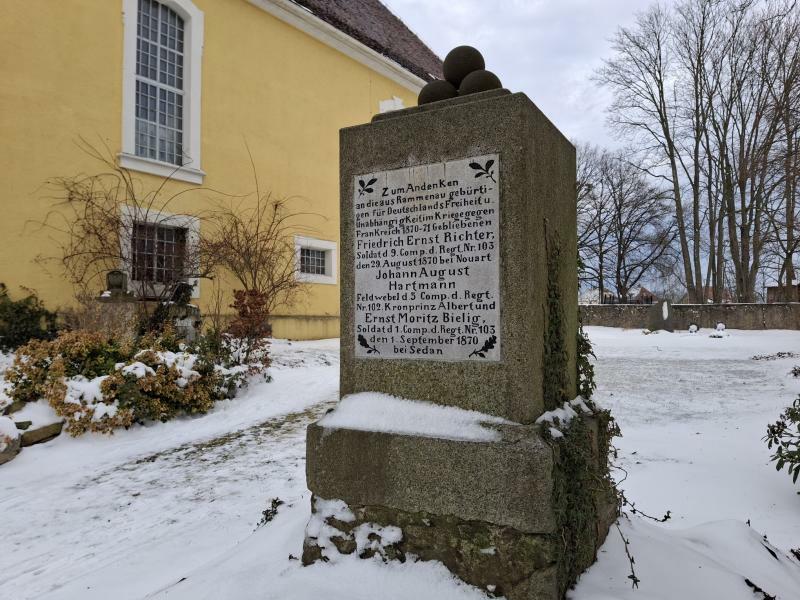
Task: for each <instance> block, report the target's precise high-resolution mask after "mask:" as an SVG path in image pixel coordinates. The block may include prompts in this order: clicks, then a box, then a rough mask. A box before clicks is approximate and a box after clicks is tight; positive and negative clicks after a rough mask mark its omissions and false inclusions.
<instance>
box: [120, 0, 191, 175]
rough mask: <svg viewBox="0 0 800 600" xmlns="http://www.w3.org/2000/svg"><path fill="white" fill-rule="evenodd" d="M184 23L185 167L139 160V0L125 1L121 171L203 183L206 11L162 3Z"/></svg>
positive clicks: (187, 3)
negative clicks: (124, 169)
mask: <svg viewBox="0 0 800 600" xmlns="http://www.w3.org/2000/svg"><path fill="white" fill-rule="evenodd" d="M158 2H160V3H161V4H163V5H165V6H167V7H169V8H171V9H172V10H174V11H175V12H176V13H178V15H179V16H180V17H181V18H182V19H183V27H184V33H183V36H184V39H183V48H184V53H183V60H184V68H183V76H184V83H183V153H184V164H183V166H178V165H173V164H171V163H167V162H162V161H159V160H153V159H150V158H145V157H143V156H136V33H137V31H136V30H137V24H138V19H139V0H122V22H123V30H124V31H123V45H124V47H123V58H122V151H121V152H120V154H119V164H120V166H121V167H123V168H126V169H131V170H133V171H141V172H143V173H150V174H152V175H158V176H160V177H171V178H172V179H177V180H179V181H186V182H189V183H203V177H204V176H205V172H204V171H203V170H202V168H201V166H200V90H201V85H200V76H201V73H202V62H203V11H201V10H200V9H199V8H197V7H196V6H195V5H194V3H193V2H192V1H191V0H158Z"/></svg>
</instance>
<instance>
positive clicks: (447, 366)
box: [303, 90, 615, 600]
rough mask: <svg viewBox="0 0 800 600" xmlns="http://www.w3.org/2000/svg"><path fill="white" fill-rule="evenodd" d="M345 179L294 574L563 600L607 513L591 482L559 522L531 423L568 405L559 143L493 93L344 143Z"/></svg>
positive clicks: (594, 447)
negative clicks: (426, 583)
mask: <svg viewBox="0 0 800 600" xmlns="http://www.w3.org/2000/svg"><path fill="white" fill-rule="evenodd" d="M340 176H341V271H340V272H341V290H342V292H341V294H342V295H341V320H342V333H341V383H340V388H341V389H340V392H341V396H342V400H341V402H340V404H339V406H338V407H337V408H336V410H334V411H333V412H332V413H330V414H328V415H326V416H325V417H324V418H323V419H321V420H320V421H319V422H317V423H315V424H312V425H311V426H310V427H309V429H308V437H307V467H306V469H307V481H308V487H309V489H310V490H311V491H312V494H313V496H312V518H311V521H310V522H309V525H308V527H307V530H306V540H305V544H304V552H303V562H304V564H309V563H311V562H313V561H315V560H320V559H322V560H335V558H336V556H337V554H341V553H344V554H347V553H352V552H356V553H358V554H359V556H362V557H369V556H374V555H376V554H378V555H380V556H382V557H383V558H384V559H387V560H390V559H398V560H405V557H406V556H411V555H413V556H415V557H417V558H419V559H422V560H439V561H442V562H443V563H444V564H445V565H446V566H447V567H448V568H449V569H450V570H451V571H453V572H454V573H455V574H457V575H458V576H459V577H461V578H462V579H464V580H465V581H467V582H469V583H472V584H474V585H478V586H481V587H483V588H484V589H485V590H487V591H489V592H493V593H495V594H503V595H505V596H506V597H508V598H510V599H512V600H516V599H523V598H524V599H534V598H535V599H537V600H539V599H545V598H547V599H549V598H554V599H555V598H559V597H562V596H563V594H564V592H565V590H566V588H567V586H568V585H569V584H570V583H571V582H573V581H574V579H575V577H576V576H577V574H579V573H580V572H581V571H582V570H583V569H585V568H586V567H587V566H588V565H589V564H591V562H592V561H593V560H594V558H595V552H596V549H597V547H599V545H600V544H601V543H602V541H603V539H604V538H605V535H606V532H607V530H608V527H609V525H610V523H611V522H612V521H613V519H614V518H615V502H614V495H613V490H612V489H611V488H610V485H593V486H587V487H586V488H585V489H584V491H583V492H582V493H583V494H584V495H583V496H580V497H581V498H582V500H581V501H582V502H584V504H585V505H581V507H580V508H581V509H582V510H583V509H585V513H584V514H582V519H583V521H582V523H583V525H581V526H580V527H579V526H578V525H576V524H574V523H570V522H568V521H567V520H566V517H565V515H571V514H573V513H570V512H569V510H568V509H567V507H566V504H567V501H566V500H565V496H564V494H565V493H573V492H572V491H570V489H571V488H570V485H572V484H571V483H570V477H571V476H572V475H571V474H570V473H568V472H566V471H564V466H563V465H564V464H565V462H568V461H565V460H564V451H563V449H559V445H558V443H557V442H556V441H555V440H554V437H555V436H557V435H560V432H558V431H557V430H556V431H555V433H554V429H555V428H553V427H549V426H548V424H547V423H542V422H541V421H542V417H543V413H545V411H549V410H552V409H555V408H561V407H562V405H563V403H564V401H565V400H572V399H573V398H574V397H575V395H576V333H577V330H578V323H577V273H576V267H577V256H576V250H577V243H576V200H575V150H574V148H573V146H572V145H571V144H570V143H569V141H568V140H567V139H566V138H565V137H564V136H563V135H562V134H561V133H560V132H559V131H558V130H557V129H556V128H555V127H554V126H553V124H552V123H550V121H549V120H548V119H547V118H546V117H545V116H544V115H543V114H542V113H541V112H540V111H539V110H538V108H537V107H536V106H535V105H534V104H533V103H532V102H531V101H530V100H529V99H528V98H527V97H526V96H525V95H524V94H519V93H516V94H512V93H510V92H508V91H507V90H492V91H488V92H483V93H478V94H473V95H469V96H462V97H457V98H453V99H449V100H442V101H438V102H432V103H429V104H425V105H423V106H419V107H415V108H410V109H405V110H400V111H394V112H391V113H384V114H382V115H376V116H375V117H374V118H373V119H372V122H371V123H369V124H366V125H360V126H356V127H350V128H347V129H343V130H342V131H341V133H340ZM580 405H581V403H573V406H575V407H577V408H576V411H577V413H578V414H577V415H576V417H575V419H576V420H577V421H580V423H582V424H583V426H584V427H585V431H587V432H588V433H587V437H586V440H587V441H586V442H585V444H584V446H585V447H583V446H582V450H585V452H586V455H587V456H589V459H588V460H589V461H590V462H591V463H592V465H598V466H604V465H605V463H606V457H605V456H603V452H602V451H601V450H598V448H604V447H605V446H604V442H603V440H602V439H601V438H602V431H601V430H602V426H599V425H598V419H596V418H594V416H593V415H590V414H584V411H583V410H582V409H581V408H580ZM545 416H546V415H545ZM537 421H538V422H537ZM589 487H591V491H588V490H589ZM565 490H566V492H565ZM573 491H574V490H573ZM587 494H588V495H587ZM576 497H577V496H576ZM573 504H574V503H573ZM570 510H571V509H570ZM578 529H580V531H578ZM576 531H578V533H575V532H576ZM568 538H569V539H571V540H573V542H575V543H574V544H573V543H570V544H567V545H566V546H567V547H565V542H564V540H565V539H568ZM576 540H577V541H576Z"/></svg>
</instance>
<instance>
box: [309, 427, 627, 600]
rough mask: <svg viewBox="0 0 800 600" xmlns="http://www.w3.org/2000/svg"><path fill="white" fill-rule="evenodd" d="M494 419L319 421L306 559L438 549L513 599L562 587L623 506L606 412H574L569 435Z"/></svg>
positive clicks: (477, 581) (433, 553)
mask: <svg viewBox="0 0 800 600" xmlns="http://www.w3.org/2000/svg"><path fill="white" fill-rule="evenodd" d="M323 421H324V419H323ZM491 428H492V429H493V430H494V431H495V432H496V433H497V435H496V439H493V440H491V441H475V440H453V439H442V438H435V437H426V436H421V435H403V434H397V433H390V432H386V431H363V430H357V429H348V428H343V427H337V428H333V427H325V426H324V425H322V424H320V423H315V424H313V425H311V426H310V427H309V429H308V440H307V467H306V469H307V477H308V483H309V488H310V489H311V491H312V492H313V497H312V501H311V502H312V518H311V521H310V522H309V526H308V528H307V530H306V539H305V543H304V547H303V563H304V564H310V563H312V562H314V561H316V560H331V559H335V557H336V554H353V553H356V554H357V555H358V556H360V557H362V558H371V557H373V556H375V555H379V556H381V557H382V558H383V559H385V560H400V561H405V560H438V561H441V562H442V563H443V564H444V565H445V566H446V567H447V568H448V569H449V570H450V571H451V572H453V573H454V574H455V575H457V576H458V577H460V578H461V579H462V580H464V581H466V582H467V583H470V584H472V585H475V586H478V587H481V588H483V589H484V590H486V591H487V592H489V593H493V594H496V595H498V596H499V595H502V596H505V597H507V598H509V600H522V599H525V600H534V599H535V600H544V599H553V600H556V599H559V598H562V597H563V596H564V594H565V592H566V590H567V588H568V587H569V586H570V585H571V584H572V583H574V582H575V580H576V579H577V577H578V575H580V573H581V572H583V571H584V570H585V569H586V568H587V567H589V566H590V565H591V564H592V563H593V562H594V560H595V557H596V552H597V549H598V548H599V546H600V545H601V544H602V543H603V541H604V540H605V537H606V535H607V533H608V529H609V527H610V526H611V524H612V523H613V522H614V520H615V519H616V516H617V512H616V508H617V502H616V495H615V492H614V490H613V487H612V485H611V482H610V480H609V479H608V478H607V477H606V476H603V474H606V473H607V469H606V463H607V452H606V449H607V442H606V441H604V440H603V439H602V437H603V436H604V432H605V427H604V423H603V420H602V418H599V417H597V416H594V415H583V416H581V417H578V418H575V419H573V421H572V423H570V427H569V429H564V436H563V437H552V434H551V433H549V427H548V426H547V424H546V423H545V424H544V427H542V426H538V425H517V424H511V423H508V422H506V423H503V424H493V425H491ZM556 435H558V434H556Z"/></svg>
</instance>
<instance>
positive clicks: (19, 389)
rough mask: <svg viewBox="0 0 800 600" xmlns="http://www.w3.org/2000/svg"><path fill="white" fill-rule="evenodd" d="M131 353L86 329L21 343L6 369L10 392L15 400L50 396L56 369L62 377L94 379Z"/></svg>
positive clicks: (128, 349) (22, 400)
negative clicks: (52, 337)
mask: <svg viewBox="0 0 800 600" xmlns="http://www.w3.org/2000/svg"><path fill="white" fill-rule="evenodd" d="M131 353H132V348H129V347H123V346H122V345H120V344H118V343H116V342H114V341H113V340H109V339H108V338H107V337H105V336H103V335H101V334H99V333H90V332H84V331H70V332H65V333H62V334H61V335H59V336H58V337H57V338H56V339H55V340H52V341H47V340H31V341H30V342H28V343H27V344H25V345H24V346H20V347H19V349H18V350H17V353H16V356H15V358H14V363H13V365H12V366H11V368H9V369H8V371H7V372H6V381H7V382H8V383H9V385H10V390H9V391H8V392H7V393H8V395H9V396H10V397H11V399H12V400H13V401H15V402H34V401H36V400H38V399H39V398H44V397H46V396H48V393H49V391H50V387H52V385H53V383H54V382H55V381H56V377H55V374H54V373H53V372H52V371H53V370H54V369H55V370H56V371H58V376H59V377H66V378H73V377H79V376H80V377H84V378H86V379H93V378H95V377H98V376H100V375H105V374H108V373H110V372H111V371H112V370H113V369H114V365H116V364H117V363H118V362H120V361H123V360H126V359H127V358H128V357H129V356H130V355H131Z"/></svg>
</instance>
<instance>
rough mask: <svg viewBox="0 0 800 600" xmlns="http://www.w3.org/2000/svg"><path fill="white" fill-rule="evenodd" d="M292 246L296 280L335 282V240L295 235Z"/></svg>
mask: <svg viewBox="0 0 800 600" xmlns="http://www.w3.org/2000/svg"><path fill="white" fill-rule="evenodd" d="M294 246H295V260H296V261H297V279H298V281H303V282H305V283H327V284H335V283H336V242H330V241H327V240H318V239H315V238H308V237H300V236H297V237H295V239H294Z"/></svg>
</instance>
